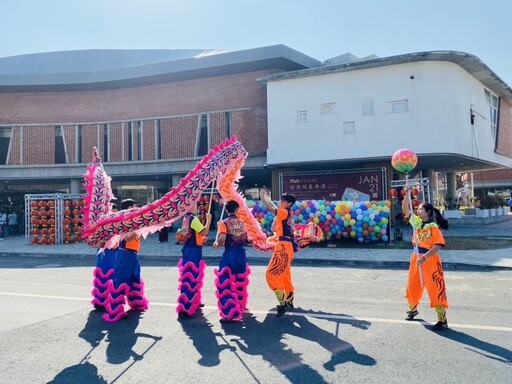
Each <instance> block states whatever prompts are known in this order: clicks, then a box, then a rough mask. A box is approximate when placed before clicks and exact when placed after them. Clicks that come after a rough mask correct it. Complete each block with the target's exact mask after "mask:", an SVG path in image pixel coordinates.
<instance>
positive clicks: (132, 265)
mask: <svg viewBox="0 0 512 384" xmlns="http://www.w3.org/2000/svg"><path fill="white" fill-rule="evenodd" d="M133 206H135V201H134V200H133V199H125V200H123V201H121V210H125V209H129V208H132V207H133ZM139 250H140V237H139V236H138V235H137V234H135V233H131V234H129V235H128V237H126V238H124V239H123V240H122V241H121V243H120V244H119V248H118V249H117V252H116V256H115V265H114V276H113V279H112V280H109V283H110V286H109V288H108V289H109V296H108V297H107V300H106V304H105V309H106V311H107V313H105V314H104V315H103V320H105V321H109V322H115V321H118V320H121V319H125V318H126V317H127V315H126V313H125V311H124V307H123V304H125V303H126V301H128V305H129V306H130V308H131V309H132V310H136V311H145V310H146V309H148V301H147V299H146V298H145V297H144V281H143V280H142V279H141V278H140V262H139V258H138V256H137V252H138V251H139ZM125 297H126V298H125Z"/></svg>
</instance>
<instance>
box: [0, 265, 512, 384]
mask: <svg viewBox="0 0 512 384" xmlns="http://www.w3.org/2000/svg"><path fill="white" fill-rule="evenodd" d="M93 262H94V261H93V260H80V259H64V258H54V259H52V258H48V259H46V258H9V257H4V258H2V264H1V266H0V281H1V283H0V299H1V301H2V305H1V307H0V308H1V309H0V341H1V346H2V347H1V348H0V383H9V384H17V383H20V384H21V383H23V384H25V383H47V382H51V383H130V384H132V383H192V382H193V383H288V382H291V383H341V382H348V383H417V382H418V383H419V382H421V383H482V382H486V383H507V382H508V383H510V382H512V369H511V368H512V351H511V350H510V348H511V346H512V309H511V308H510V302H511V301H510V297H511V295H512V272H510V271H485V272H484V271H470V272H468V271H466V272H463V271H447V272H446V274H445V276H446V283H447V290H448V299H449V301H450V304H451V307H450V309H449V312H448V321H449V324H450V329H449V330H447V331H443V332H440V333H436V332H433V331H432V330H431V329H430V326H431V324H433V323H435V321H436V315H435V313H434V311H433V310H432V309H430V308H429V305H428V299H427V296H426V295H425V296H424V302H423V303H422V304H421V305H420V308H419V311H420V314H419V316H418V318H419V319H420V320H418V321H414V322H406V321H405V320H403V318H404V315H405V311H406V310H407V308H406V302H405V299H404V298H403V294H404V284H405V278H406V271H405V270H402V269H395V270H393V269H359V268H339V267H308V266H295V267H293V269H292V273H293V276H294V282H295V286H296V306H298V307H299V308H298V309H297V310H296V311H295V312H294V313H291V314H287V315H285V316H283V317H282V318H276V317H275V304H276V303H275V299H274V297H273V294H272V293H271V292H270V291H269V290H268V287H267V286H266V283H265V279H264V271H265V267H264V266H262V265H253V266H252V274H251V284H250V286H249V294H250V296H249V308H250V309H249V311H248V312H247V313H245V314H244V319H243V322H241V323H232V324H220V323H219V316H218V313H217V309H216V306H215V299H214V298H215V296H214V290H213V268H212V267H208V268H207V273H206V279H205V287H204V291H203V301H204V303H205V304H206V306H205V307H204V308H203V310H202V312H201V313H198V315H197V316H196V317H195V318H194V319H190V320H180V321H178V320H177V317H176V313H175V301H176V297H177V291H176V287H177V278H178V273H177V269H176V267H175V265H173V264H169V263H165V262H143V271H142V275H143V278H144V279H145V281H146V288H147V296H148V298H149V300H150V308H149V310H148V311H147V312H146V313H143V314H139V313H130V315H129V318H128V319H127V320H124V321H121V322H119V323H114V324H108V323H105V322H103V320H101V314H99V313H97V312H95V311H91V307H90V304H89V300H90V298H89V292H90V290H91V282H92V268H93V265H92V263H93Z"/></svg>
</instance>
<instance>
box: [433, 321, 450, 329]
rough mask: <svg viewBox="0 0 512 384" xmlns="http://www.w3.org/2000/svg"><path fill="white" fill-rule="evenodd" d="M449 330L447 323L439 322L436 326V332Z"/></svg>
mask: <svg viewBox="0 0 512 384" xmlns="http://www.w3.org/2000/svg"><path fill="white" fill-rule="evenodd" d="M447 328H448V322H447V321H438V322H437V323H435V324H434V331H443V330H445V329H447Z"/></svg>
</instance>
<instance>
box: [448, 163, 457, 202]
mask: <svg viewBox="0 0 512 384" xmlns="http://www.w3.org/2000/svg"><path fill="white" fill-rule="evenodd" d="M446 189H447V196H448V198H447V201H448V209H455V198H456V196H455V191H456V190H457V181H456V179H455V173H453V172H450V173H446Z"/></svg>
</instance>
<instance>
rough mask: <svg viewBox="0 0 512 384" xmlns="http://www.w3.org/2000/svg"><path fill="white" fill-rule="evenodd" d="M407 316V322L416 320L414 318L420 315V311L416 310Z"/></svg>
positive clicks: (407, 313)
mask: <svg viewBox="0 0 512 384" xmlns="http://www.w3.org/2000/svg"><path fill="white" fill-rule="evenodd" d="M406 315H407V316H405V320H408V321H411V320H414V317H415V316H417V315H418V310H416V309H415V310H414V311H407V312H406Z"/></svg>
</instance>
